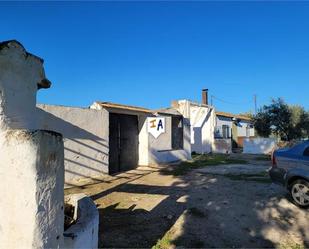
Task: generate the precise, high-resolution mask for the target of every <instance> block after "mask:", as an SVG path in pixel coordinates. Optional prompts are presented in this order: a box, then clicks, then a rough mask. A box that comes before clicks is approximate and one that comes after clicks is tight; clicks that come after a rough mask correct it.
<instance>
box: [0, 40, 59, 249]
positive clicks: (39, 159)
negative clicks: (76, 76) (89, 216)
mask: <svg viewBox="0 0 309 249" xmlns="http://www.w3.org/2000/svg"><path fill="white" fill-rule="evenodd" d="M49 86H50V82H49V81H48V80H47V79H46V78H45V74H44V68H43V60H41V59H40V58H38V57H36V56H34V55H31V54H30V53H28V52H27V51H26V50H25V49H24V47H23V46H22V45H21V44H20V43H19V42H17V41H7V42H2V43H0V158H1V160H0V177H1V181H0V188H1V189H2V192H1V198H0V248H13V249H14V248H21V247H23V248H33V249H47V248H61V247H62V244H63V220H64V217H63V178H64V177H63V170H64V169H63V141H62V136H61V135H60V134H57V133H55V132H50V131H39V130H36V129H37V127H38V125H37V122H36V121H37V116H36V92H37V89H38V88H48V87H49Z"/></svg>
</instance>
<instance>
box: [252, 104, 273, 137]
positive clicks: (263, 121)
mask: <svg viewBox="0 0 309 249" xmlns="http://www.w3.org/2000/svg"><path fill="white" fill-rule="evenodd" d="M253 123H254V128H255V130H256V131H257V133H258V134H259V135H260V136H262V137H269V136H270V134H271V132H272V131H271V120H270V116H269V115H268V113H267V112H266V110H265V108H262V109H260V110H259V112H258V113H257V114H256V115H255V116H254V117H253Z"/></svg>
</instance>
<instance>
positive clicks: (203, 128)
mask: <svg viewBox="0 0 309 249" xmlns="http://www.w3.org/2000/svg"><path fill="white" fill-rule="evenodd" d="M174 108H176V109H177V110H178V111H179V112H180V113H181V114H182V115H184V117H185V118H186V119H187V120H188V123H189V124H188V127H190V140H191V151H195V152H197V153H201V154H203V153H210V152H211V151H212V145H213V143H214V128H215V113H214V110H213V108H212V107H210V106H203V105H199V104H196V103H193V102H190V101H188V100H180V101H177V104H176V105H175V104H174ZM188 134H189V133H188Z"/></svg>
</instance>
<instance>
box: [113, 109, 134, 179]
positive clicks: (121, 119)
mask: <svg viewBox="0 0 309 249" xmlns="http://www.w3.org/2000/svg"><path fill="white" fill-rule="evenodd" d="M137 164H138V119H137V116H135V115H126V114H116V113H110V114H109V172H110V173H116V172H120V171H126V170H130V169H134V168H136V166H137Z"/></svg>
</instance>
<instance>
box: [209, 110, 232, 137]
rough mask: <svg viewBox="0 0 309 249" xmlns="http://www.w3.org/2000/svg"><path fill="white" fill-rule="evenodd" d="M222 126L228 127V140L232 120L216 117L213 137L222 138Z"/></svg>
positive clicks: (230, 134)
mask: <svg viewBox="0 0 309 249" xmlns="http://www.w3.org/2000/svg"><path fill="white" fill-rule="evenodd" d="M224 126H227V127H228V130H229V133H228V138H230V137H231V136H232V126H233V120H232V118H228V117H223V116H218V115H216V126H215V133H214V136H215V137H216V138H224V136H223V127H224ZM225 138H226V137H225Z"/></svg>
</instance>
